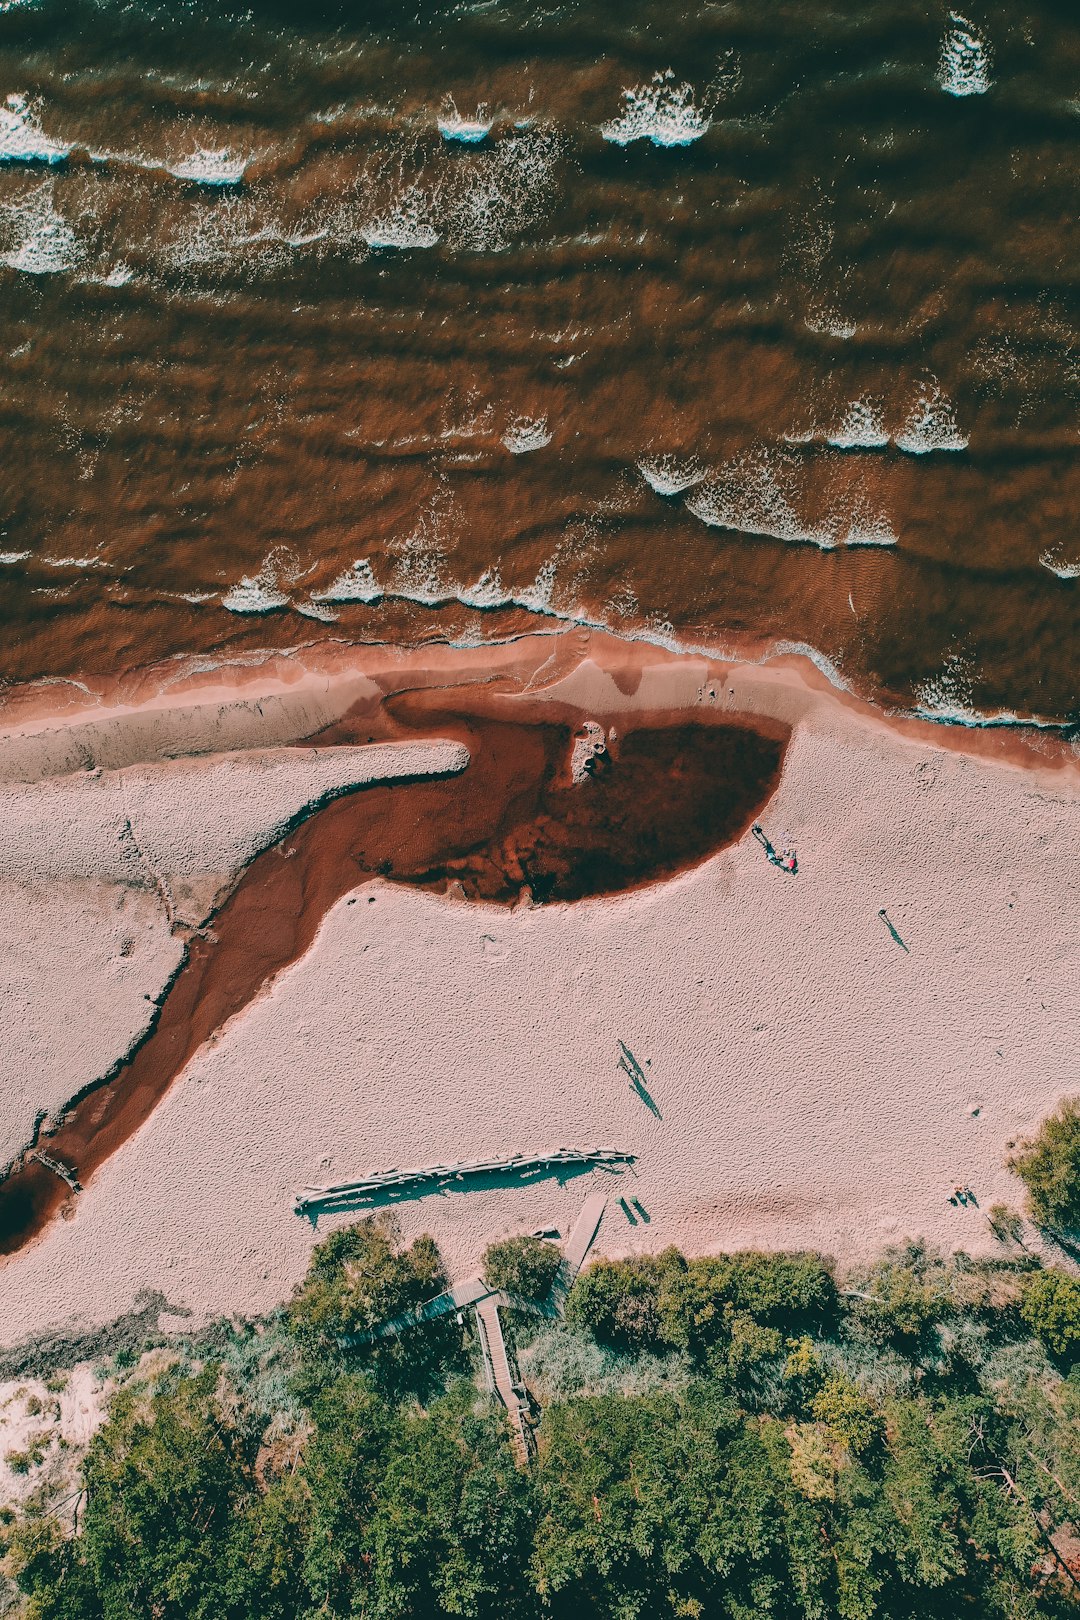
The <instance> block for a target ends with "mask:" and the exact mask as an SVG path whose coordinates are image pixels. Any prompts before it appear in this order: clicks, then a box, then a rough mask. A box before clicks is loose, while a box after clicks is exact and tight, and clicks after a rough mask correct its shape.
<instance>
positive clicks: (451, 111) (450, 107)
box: [438, 96, 495, 146]
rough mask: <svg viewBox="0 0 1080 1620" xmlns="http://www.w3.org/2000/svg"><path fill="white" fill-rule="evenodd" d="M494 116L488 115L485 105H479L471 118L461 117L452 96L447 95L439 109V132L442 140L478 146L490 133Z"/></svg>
mask: <svg viewBox="0 0 1080 1620" xmlns="http://www.w3.org/2000/svg"><path fill="white" fill-rule="evenodd" d="M494 122H495V120H494V118H489V117H488V110H487V108H486V107H485V106H479V107H477V109H476V113H475V115H474V116H473V117H472V118H463V117H462V115H461V113H459V112H458V110H457V106H456V104H455V102H454V98H453V96H447V97H446V99H445V101H444V102H443V104H442V107H441V109H440V111H439V119H438V124H439V134H440V135H441V136H442V138H443V140H444V141H460V142H461V143H462V144H463V145H464V146H478V145H479V143H480V142H481V141H482V140H484V139H485V137H486V136H488V135H490V133H491V128H492V125H493V124H494Z"/></svg>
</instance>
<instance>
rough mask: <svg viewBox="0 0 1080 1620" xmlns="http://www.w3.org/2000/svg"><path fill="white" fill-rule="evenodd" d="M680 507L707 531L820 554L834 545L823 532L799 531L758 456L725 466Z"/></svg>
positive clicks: (832, 538) (791, 509)
mask: <svg viewBox="0 0 1080 1620" xmlns="http://www.w3.org/2000/svg"><path fill="white" fill-rule="evenodd" d="M686 509H687V511H688V512H692V513H693V514H694V516H695V517H696V518H700V519H701V521H702V523H707V524H708V525H709V526H710V528H716V529H733V530H734V531H735V532H736V533H737V534H752V535H763V536H765V537H767V538H769V539H772V540H791V541H807V542H809V543H810V544H812V545H816V546H820V547H821V548H822V550H830V549H831V548H832V547H833V546H835V545H836V543H837V542H836V538H835V536H834V535H832V534H830V533H829V532H827V531H826V530H822V529H813V528H806V527H804V525H803V524H802V523H801V522H800V520H799V515H798V513H797V512H796V510H795V508H794V507H793V506H792V504H791V501H790V500H789V498H788V495H787V494H786V493H785V491H784V490H783V489H781V487H780V484H779V482H778V476H777V472H776V470H775V469H774V468H773V467H772V466H771V465H770V464H769V461H768V459H767V458H766V457H765V456H762V455H757V456H755V455H746V456H740V457H739V458H738V459H737V460H735V461H730V462H728V463H727V465H726V466H725V467H723V468H722V469H721V471H720V472H719V474H717V475H716V476H715V477H712V478H710V479H709V480H708V481H707V482H706V483H704V484H702V485H701V487H700V488H699V489H697V490H696V491H695V492H694V494H693V495H691V496H690V497H689V498H688V500H687V502H686Z"/></svg>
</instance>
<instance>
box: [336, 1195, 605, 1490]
mask: <svg viewBox="0 0 1080 1620" xmlns="http://www.w3.org/2000/svg"><path fill="white" fill-rule="evenodd" d="M606 1208H607V1195H606V1193H593V1194H592V1195H591V1196H590V1197H589V1198H587V1199H586V1200H585V1203H584V1204H583V1205H582V1208H581V1213H580V1214H579V1215H578V1218H577V1220H576V1221H575V1222H574V1225H573V1227H572V1228H571V1231H570V1236H569V1237H568V1238H567V1240H566V1246H565V1248H564V1249H563V1256H562V1261H561V1263H560V1265H559V1270H558V1273H557V1274H556V1277H555V1282H554V1284H553V1286H552V1289H551V1293H550V1294H549V1295H548V1297H547V1299H546V1300H540V1301H529V1300H524V1299H520V1300H519V1299H515V1298H514V1297H513V1296H512V1295H507V1294H504V1293H500V1292H499V1291H498V1290H497V1289H494V1288H489V1287H488V1285H487V1283H486V1282H485V1281H484V1279H483V1277H466V1278H465V1279H464V1281H462V1282H457V1283H455V1284H454V1285H453V1287H452V1288H448V1289H446V1290H445V1292H444V1293H441V1294H436V1296H435V1298H434V1299H429V1300H428V1301H427V1302H426V1303H425V1304H423V1305H420V1306H417V1308H416V1309H415V1310H412V1311H405V1312H403V1314H402V1315H400V1316H394V1317H391V1318H390V1320H389V1321H386V1322H380V1324H379V1326H378V1327H377V1328H374V1329H373V1330H372V1331H371V1332H370V1333H349V1334H345V1335H343V1336H342V1337H341V1338H340V1339H339V1341H338V1342H339V1344H340V1345H341V1346H342V1347H343V1348H344V1349H350V1350H354V1349H358V1348H359V1347H360V1346H361V1345H366V1344H374V1343H375V1342H376V1341H377V1340H379V1339H388V1338H393V1337H394V1336H395V1335H397V1334H399V1333H404V1332H407V1331H408V1329H409V1328H413V1327H419V1326H420V1325H421V1323H423V1322H431V1321H434V1320H435V1319H436V1318H437V1317H440V1316H447V1315H449V1313H450V1312H451V1311H467V1310H471V1311H473V1312H474V1313H475V1317H476V1333H477V1337H478V1339H479V1341H480V1352H481V1358H482V1363H483V1369H484V1381H485V1383H486V1385H487V1388H488V1391H489V1393H490V1394H491V1395H493V1396H495V1398H496V1399H497V1400H499V1401H501V1402H502V1405H503V1406H504V1407H505V1408H506V1415H507V1418H508V1419H509V1422H510V1442H511V1444H512V1446H513V1448H514V1455H515V1456H516V1457H517V1460H518V1462H519V1463H520V1464H521V1466H522V1467H524V1466H525V1465H526V1464H527V1463H528V1461H529V1458H530V1456H531V1455H532V1448H533V1439H532V1429H531V1427H530V1426H529V1423H528V1421H527V1417H528V1412H529V1397H528V1392H527V1391H526V1390H525V1388H524V1386H523V1385H522V1384H521V1383H520V1382H519V1381H518V1380H517V1379H516V1378H515V1377H514V1373H513V1369H512V1368H511V1366H510V1357H509V1355H508V1354H507V1350H506V1339H505V1338H504V1336H503V1330H502V1322H501V1321H500V1319H499V1308H500V1306H501V1307H502V1308H503V1309H504V1310H507V1309H509V1310H519V1311H523V1312H527V1313H532V1314H535V1315H537V1316H549V1317H557V1316H561V1315H562V1308H563V1302H564V1301H565V1299H566V1296H567V1294H568V1292H569V1291H570V1288H571V1286H572V1284H573V1281H574V1278H575V1277H576V1276H577V1274H578V1272H579V1271H580V1270H581V1268H582V1266H583V1265H584V1263H585V1259H586V1257H587V1255H588V1253H589V1250H590V1249H591V1248H592V1245H593V1242H594V1240H595V1238H596V1234H597V1232H598V1231H599V1229H600V1222H601V1221H602V1220H603V1218H604V1210H605V1209H606Z"/></svg>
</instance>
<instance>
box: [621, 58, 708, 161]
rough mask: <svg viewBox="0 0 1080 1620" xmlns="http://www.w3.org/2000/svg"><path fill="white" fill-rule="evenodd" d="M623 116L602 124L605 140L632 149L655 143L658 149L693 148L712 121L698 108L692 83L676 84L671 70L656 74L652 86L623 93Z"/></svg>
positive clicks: (640, 86)
mask: <svg viewBox="0 0 1080 1620" xmlns="http://www.w3.org/2000/svg"><path fill="white" fill-rule="evenodd" d="M622 101H623V107H622V113H621V114H620V116H619V117H618V118H615V119H612V121H611V122H610V123H607V124H601V126H600V133H601V135H602V136H603V137H604V139H605V141H612V142H614V144H615V145H616V146H629V144H630V142H631V141H651V142H652V143H653V145H654V146H690V145H691V144H692V143H693V142H694V141H700V139H701V137H702V136H703V135H704V134H705V132H706V130H707V129H708V128H709V125H710V123H711V122H712V120H711V119H710V118H709V117H708V115H707V114H706V113H703V112H701V111H700V109H699V108H697V107H695V105H694V87H693V85H692V84H676V83H675V74H674V72H673V71H672V69H671V68H668V69H666V71H665V72H663V73H654V74H653V76H652V81H651V83H649V84H640V85H638V86H636V88H635V89H633V90H624V91H623V93H622Z"/></svg>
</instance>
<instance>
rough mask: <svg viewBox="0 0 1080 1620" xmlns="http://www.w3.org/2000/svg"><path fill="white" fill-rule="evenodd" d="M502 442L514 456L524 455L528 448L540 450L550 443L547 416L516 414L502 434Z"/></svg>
mask: <svg viewBox="0 0 1080 1620" xmlns="http://www.w3.org/2000/svg"><path fill="white" fill-rule="evenodd" d="M502 442H503V444H505V446H506V448H507V449H508V450H509V451H510V453H511V454H512V455H515V456H523V455H526V454H527V453H528V452H529V451H530V450H542V449H543V448H544V446H545V445H546V444H550V443H551V429H550V428H549V427H548V422H547V417H546V416H516V417H515V418H514V420H513V421H512V422H511V423H510V426H509V427H508V428H507V430H506V432H505V433H504V434H503V437H502Z"/></svg>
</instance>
